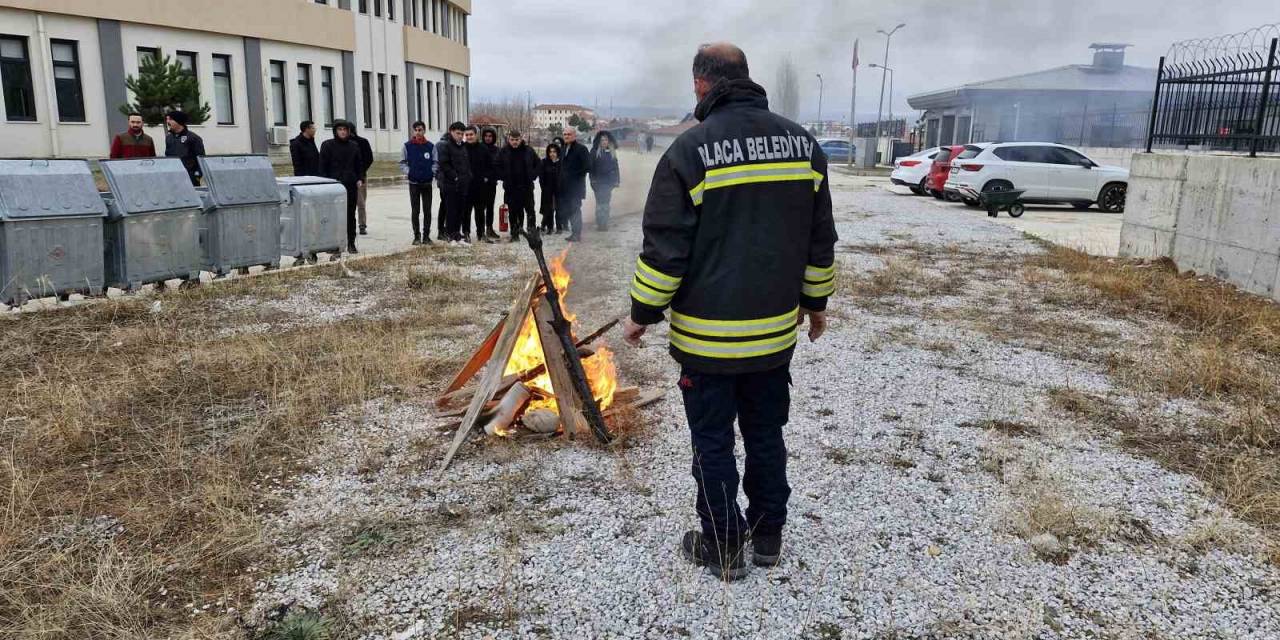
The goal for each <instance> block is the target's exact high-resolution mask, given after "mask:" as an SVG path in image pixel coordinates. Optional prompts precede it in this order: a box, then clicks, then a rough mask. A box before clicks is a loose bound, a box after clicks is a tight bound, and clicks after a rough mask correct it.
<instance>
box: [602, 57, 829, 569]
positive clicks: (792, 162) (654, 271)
mask: <svg viewBox="0 0 1280 640" xmlns="http://www.w3.org/2000/svg"><path fill="white" fill-rule="evenodd" d="M693 78H694V80H693V85H694V92H695V94H696V95H697V97H698V106H697V109H696V110H695V111H694V115H695V116H697V118H698V120H699V121H700V122H701V124H699V125H698V126H696V127H694V128H693V129H690V130H689V131H687V132H685V133H684V134H683V135H681V136H680V137H679V138H678V139H677V140H676V141H675V142H674V143H673V144H672V145H671V147H670V148H669V149H667V151H666V153H665V154H664V155H663V156H662V158H661V160H659V161H658V167H657V170H656V171H655V172H654V177H653V184H652V186H651V187H650V190H649V200H648V202H647V203H646V205H645V211H644V250H643V252H642V253H641V254H640V258H639V260H638V261H637V263H636V271H635V278H634V279H633V281H632V285H631V302H632V304H631V318H630V319H629V320H628V321H627V324H626V328H625V335H626V338H627V340H628V341H629V342H631V343H632V344H638V343H639V340H640V337H641V336H643V335H644V333H645V329H646V327H647V326H648V325H652V324H656V323H658V322H661V321H662V320H664V317H663V312H664V311H665V310H666V309H667V308H668V307H670V308H671V331H670V338H671V347H670V351H671V355H672V356H673V357H674V358H675V359H676V360H677V361H678V362H679V363H680V365H681V375H680V382H679V386H680V389H681V392H682V394H683V396H684V405H685V413H686V415H687V417H688V420H689V430H690V434H691V437H692V440H693V477H694V480H695V482H696V484H697V512H698V517H699V520H700V521H701V524H702V527H701V530H700V531H690V532H688V533H686V534H685V536H684V538H683V540H681V546H680V550H681V554H682V555H683V556H684V557H685V559H687V560H689V561H690V562H693V563H695V564H697V565H700V566H704V567H706V568H707V569H708V570H710V571H711V572H713V573H714V574H716V575H718V576H720V577H721V578H722V579H725V580H734V579H738V578H741V577H743V576H745V575H747V573H748V570H749V567H748V566H747V563H746V561H745V559H744V551H743V550H744V547H745V543H746V541H747V540H748V539H750V541H751V545H752V560H753V562H754V564H756V565H758V566H773V565H776V564H777V563H778V562H779V561H780V560H781V554H782V552H781V549H782V530H783V525H784V524H785V523H786V518H787V500H788V499H789V497H790V495H791V489H790V487H789V486H788V485H787V474H786V464H787V449H786V445H785V443H784V442H783V438H782V427H783V425H785V424H786V422H787V414H788V412H789V410H790V402H791V398H790V389H789V387H790V384H791V373H790V363H791V356H792V353H793V352H794V351H795V346H796V342H797V333H798V329H799V327H800V326H801V325H803V324H804V322H805V320H806V319H807V320H808V321H809V323H810V326H809V339H810V341H814V340H817V339H818V338H819V337H820V336H821V335H822V333H823V331H824V330H825V328H826V316H825V313H824V312H825V310H826V307H827V298H828V297H829V296H830V295H831V294H832V293H833V292H834V291H835V266H834V260H835V242H836V232H835V224H834V222H833V219H832V214H831V190H830V187H829V185H828V184H827V158H826V156H825V155H824V154H823V153H822V149H821V147H819V146H818V144H817V141H816V140H815V139H814V138H813V137H812V136H811V135H809V133H808V132H806V131H805V130H804V128H803V127H801V126H800V125H798V124H796V123H794V122H791V121H790V120H787V119H786V118H783V117H781V116H778V115H775V114H773V113H771V112H770V111H769V101H768V98H767V97H766V95H765V91H764V89H763V88H761V87H760V86H759V85H757V84H756V83H754V82H752V81H751V79H750V75H749V73H748V68H747V59H746V55H744V54H743V53H742V50H741V49H739V48H737V47H735V46H733V45H731V44H727V43H722V44H714V45H704V46H703V47H701V48H700V49H699V50H698V54H697V56H696V57H695V58H694V61H693ZM735 419H736V420H737V422H738V427H739V429H740V430H741V431H742V440H743V446H744V448H745V449H746V454H747V455H746V468H745V471H744V473H743V475H742V488H743V490H744V491H745V493H746V494H747V500H748V507H747V510H746V514H745V518H744V517H743V513H742V511H741V510H740V509H739V508H738V500H737V496H738V481H739V475H738V468H737V464H736V461H735V460H734V454H733V451H734V444H735V442H734V440H735V438H734V432H733V423H734V420H735Z"/></svg>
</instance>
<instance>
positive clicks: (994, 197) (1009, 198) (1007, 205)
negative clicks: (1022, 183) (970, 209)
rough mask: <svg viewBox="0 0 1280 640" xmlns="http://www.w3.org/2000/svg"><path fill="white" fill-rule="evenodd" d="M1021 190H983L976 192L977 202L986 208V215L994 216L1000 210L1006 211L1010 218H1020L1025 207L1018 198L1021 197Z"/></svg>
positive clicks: (1022, 192) (998, 213) (1023, 191)
mask: <svg viewBox="0 0 1280 640" xmlns="http://www.w3.org/2000/svg"><path fill="white" fill-rule="evenodd" d="M1024 193H1026V191H1025V190H1022V191H983V192H982V193H980V194H978V202H980V203H981V204H982V206H983V207H984V208H985V209H986V210H987V215H988V216H990V217H992V218H994V217H996V216H998V215H1000V212H1001V211H1008V212H1009V216H1010V217H1012V218H1021V217H1022V214H1023V213H1025V212H1026V210H1027V208H1026V207H1025V206H1023V204H1022V203H1021V202H1019V200H1020V199H1021V198H1022V194H1024Z"/></svg>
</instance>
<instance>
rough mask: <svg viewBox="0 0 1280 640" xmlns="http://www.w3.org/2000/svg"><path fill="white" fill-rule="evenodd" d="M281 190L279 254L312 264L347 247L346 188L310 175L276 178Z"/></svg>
mask: <svg viewBox="0 0 1280 640" xmlns="http://www.w3.org/2000/svg"><path fill="white" fill-rule="evenodd" d="M276 184H277V185H279V189H280V255H285V256H291V257H293V258H298V259H305V260H306V261H308V262H315V260H316V254H317V253H319V252H325V253H332V254H335V255H336V254H341V253H342V248H343V247H345V246H346V244H347V189H346V187H343V186H342V183H340V182H338V181H336V180H330V179H328V178H318V177H313V176H303V177H288V178H276Z"/></svg>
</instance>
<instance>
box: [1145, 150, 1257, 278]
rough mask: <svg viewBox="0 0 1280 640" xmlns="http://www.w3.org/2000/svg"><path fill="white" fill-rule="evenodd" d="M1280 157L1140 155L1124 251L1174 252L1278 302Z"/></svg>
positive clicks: (1189, 264) (1188, 264)
mask: <svg viewBox="0 0 1280 640" xmlns="http://www.w3.org/2000/svg"><path fill="white" fill-rule="evenodd" d="M1277 191H1280V160H1278V159H1275V158H1247V157H1244V156H1227V155H1207V154H1165V153H1157V154H1136V155H1134V156H1133V162H1132V165H1131V167H1130V175H1129V195H1128V202H1127V204H1126V207H1125V214H1124V226H1123V228H1122V229H1121V231H1120V255H1121V256H1125V257H1135V258H1158V257H1165V256H1167V257H1170V258H1172V259H1173V261H1174V262H1176V263H1177V264H1178V268H1180V269H1184V270H1191V271H1194V272H1196V273H1200V274H1204V275H1211V276H1214V277H1217V278H1220V279H1222V280H1226V281H1228V282H1231V283H1232V284H1235V285H1236V286H1238V287H1240V288H1241V289H1244V290H1245V291H1249V292H1251V293H1256V294H1259V295H1264V296H1269V297H1271V298H1273V299H1276V300H1280V195H1277Z"/></svg>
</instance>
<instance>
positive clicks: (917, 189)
mask: <svg viewBox="0 0 1280 640" xmlns="http://www.w3.org/2000/svg"><path fill="white" fill-rule="evenodd" d="M907 188H908V189H910V190H911V193H914V194H916V195H918V196H922V195H924V192H923V191H921V190H920V187H907Z"/></svg>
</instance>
